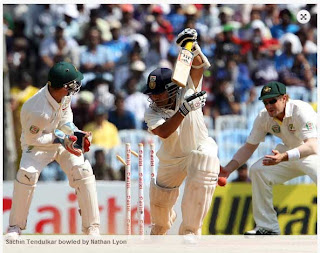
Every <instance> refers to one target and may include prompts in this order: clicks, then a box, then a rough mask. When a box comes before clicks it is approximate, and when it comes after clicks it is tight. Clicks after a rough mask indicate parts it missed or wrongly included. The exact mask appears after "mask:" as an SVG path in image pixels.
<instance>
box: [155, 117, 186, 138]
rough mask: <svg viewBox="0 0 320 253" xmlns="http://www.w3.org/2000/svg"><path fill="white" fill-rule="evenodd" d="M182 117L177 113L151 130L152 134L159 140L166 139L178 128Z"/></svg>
mask: <svg viewBox="0 0 320 253" xmlns="http://www.w3.org/2000/svg"><path fill="white" fill-rule="evenodd" d="M183 119H184V117H183V116H182V115H181V114H180V113H179V112H177V113H176V114H175V115H173V116H172V117H171V118H170V119H168V120H167V121H166V122H165V123H163V124H162V125H161V126H158V127H157V128H155V129H153V130H152V132H153V133H154V134H156V135H158V136H159V137H161V138H164V139H166V138H168V137H169V136H170V135H171V134H172V133H173V132H174V131H176V129H177V128H178V127H179V126H180V124H181V122H182V120H183Z"/></svg>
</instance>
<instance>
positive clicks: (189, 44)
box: [184, 41, 193, 52]
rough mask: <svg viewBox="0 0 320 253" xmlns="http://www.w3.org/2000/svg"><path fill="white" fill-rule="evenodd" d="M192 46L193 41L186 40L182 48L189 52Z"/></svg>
mask: <svg viewBox="0 0 320 253" xmlns="http://www.w3.org/2000/svg"><path fill="white" fill-rule="evenodd" d="M192 46H193V42H192V41H189V42H187V44H186V45H185V47H184V48H185V49H187V50H188V51H190V52H191V48H192Z"/></svg>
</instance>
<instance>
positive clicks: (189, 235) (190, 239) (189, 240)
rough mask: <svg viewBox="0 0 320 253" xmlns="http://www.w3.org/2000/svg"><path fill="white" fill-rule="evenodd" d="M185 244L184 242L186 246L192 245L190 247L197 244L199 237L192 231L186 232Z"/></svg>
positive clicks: (184, 236)
mask: <svg viewBox="0 0 320 253" xmlns="http://www.w3.org/2000/svg"><path fill="white" fill-rule="evenodd" d="M183 242H184V244H190V245H194V244H197V242H198V236H196V235H195V234H194V233H193V232H191V231H186V234H185V235H183Z"/></svg>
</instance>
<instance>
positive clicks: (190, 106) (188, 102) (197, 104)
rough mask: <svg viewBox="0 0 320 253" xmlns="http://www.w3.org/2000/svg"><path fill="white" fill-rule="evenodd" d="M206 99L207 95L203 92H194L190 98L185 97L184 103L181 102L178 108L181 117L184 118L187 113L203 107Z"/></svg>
mask: <svg viewBox="0 0 320 253" xmlns="http://www.w3.org/2000/svg"><path fill="white" fill-rule="evenodd" d="M206 99H207V93H206V92H205V91H200V92H196V93H194V94H192V95H191V96H188V97H186V99H185V101H183V103H182V105H181V106H180V108H179V112H180V113H181V115H182V116H183V117H185V116H187V114H188V113H189V112H191V111H195V110H198V109H199V108H202V107H204V105H205V104H206Z"/></svg>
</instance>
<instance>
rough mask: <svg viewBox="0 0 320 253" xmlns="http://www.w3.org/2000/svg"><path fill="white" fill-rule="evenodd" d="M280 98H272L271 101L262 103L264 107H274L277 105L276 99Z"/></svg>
mask: <svg viewBox="0 0 320 253" xmlns="http://www.w3.org/2000/svg"><path fill="white" fill-rule="evenodd" d="M279 98H280V97H276V98H274V99H271V100H269V101H262V102H263V103H264V105H265V106H267V105H269V104H270V105H274V104H275V103H277V101H278V99H279Z"/></svg>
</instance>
